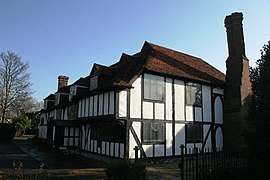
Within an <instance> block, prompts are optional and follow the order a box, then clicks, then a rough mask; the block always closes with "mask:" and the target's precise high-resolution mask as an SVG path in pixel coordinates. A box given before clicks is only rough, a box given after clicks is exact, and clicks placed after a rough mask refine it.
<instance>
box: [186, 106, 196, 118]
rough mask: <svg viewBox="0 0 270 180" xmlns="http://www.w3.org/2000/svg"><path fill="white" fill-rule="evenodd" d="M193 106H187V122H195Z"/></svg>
mask: <svg viewBox="0 0 270 180" xmlns="http://www.w3.org/2000/svg"><path fill="white" fill-rule="evenodd" d="M193 120H194V117H193V106H186V121H193Z"/></svg>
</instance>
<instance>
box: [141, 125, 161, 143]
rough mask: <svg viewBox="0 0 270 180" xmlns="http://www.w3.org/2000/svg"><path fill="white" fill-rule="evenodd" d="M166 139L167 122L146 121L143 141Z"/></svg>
mask: <svg viewBox="0 0 270 180" xmlns="http://www.w3.org/2000/svg"><path fill="white" fill-rule="evenodd" d="M164 141H165V123H163V122H152V121H151V122H144V123H143V143H153V144H156V143H163V142H164Z"/></svg>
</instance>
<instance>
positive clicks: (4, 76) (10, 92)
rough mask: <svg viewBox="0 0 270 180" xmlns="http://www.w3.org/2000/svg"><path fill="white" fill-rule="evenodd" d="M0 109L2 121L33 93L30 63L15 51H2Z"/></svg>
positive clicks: (0, 54) (0, 56)
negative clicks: (25, 61)
mask: <svg viewBox="0 0 270 180" xmlns="http://www.w3.org/2000/svg"><path fill="white" fill-rule="evenodd" d="M0 58H1V62H0V93H1V94H0V111H1V113H2V117H1V119H2V122H5V121H6V119H7V118H8V117H7V115H8V114H10V113H14V112H16V111H18V109H20V108H21V107H20V106H21V105H22V103H25V101H27V100H28V99H29V98H30V97H31V94H32V91H31V89H30V88H31V85H32V84H31V83H30V74H29V73H28V72H27V70H28V68H29V65H28V63H24V62H22V61H21V58H20V57H19V56H18V55H17V54H15V53H13V52H9V51H8V52H7V53H4V52H1V53H0Z"/></svg>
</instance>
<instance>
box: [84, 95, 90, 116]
mask: <svg viewBox="0 0 270 180" xmlns="http://www.w3.org/2000/svg"><path fill="white" fill-rule="evenodd" d="M88 116H89V98H86V99H85V112H84V117H88Z"/></svg>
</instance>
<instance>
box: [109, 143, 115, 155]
mask: <svg viewBox="0 0 270 180" xmlns="http://www.w3.org/2000/svg"><path fill="white" fill-rule="evenodd" d="M110 145H111V148H110V149H111V150H110V156H114V149H115V148H114V143H113V142H111V143H110Z"/></svg>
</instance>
